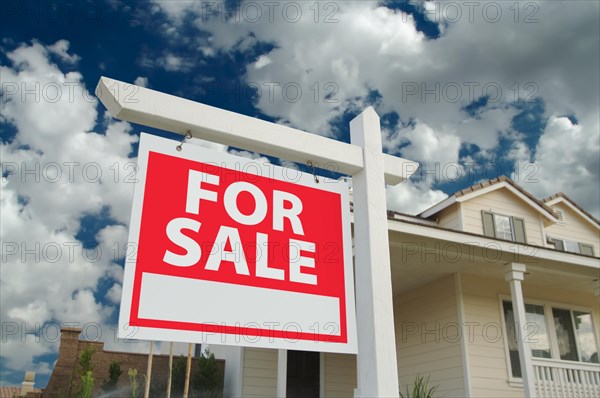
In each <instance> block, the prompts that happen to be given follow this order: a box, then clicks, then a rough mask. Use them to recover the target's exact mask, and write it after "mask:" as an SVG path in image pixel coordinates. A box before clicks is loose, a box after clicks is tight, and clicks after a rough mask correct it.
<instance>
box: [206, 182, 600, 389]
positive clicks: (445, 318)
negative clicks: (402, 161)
mask: <svg viewBox="0 0 600 398" xmlns="http://www.w3.org/2000/svg"><path fill="white" fill-rule="evenodd" d="M388 230H389V240H390V255H391V267H392V280H391V284H392V289H393V294H394V325H395V335H396V357H397V363H398V375H399V380H400V389H401V392H405V391H406V387H407V386H409V387H412V384H413V382H414V380H415V378H416V377H417V376H424V377H428V378H429V384H430V385H431V386H434V385H435V386H437V391H436V394H437V395H439V396H444V397H465V396H467V397H468V396H471V397H524V396H538V397H539V396H561V397H562V396H581V397H597V396H600V365H599V363H598V347H599V345H600V341H599V338H598V331H600V323H599V320H600V310H599V297H598V296H599V295H600V285H599V281H598V280H599V279H600V258H599V257H598V256H599V253H600V223H599V221H598V220H597V219H595V218H594V217H593V216H591V215H590V214H589V213H588V212H586V211H585V210H584V209H582V208H581V207H580V206H578V205H577V204H576V203H575V202H573V201H572V200H571V199H570V198H569V197H568V196H566V195H564V194H562V193H561V194H556V195H553V196H551V197H549V198H546V199H543V200H539V199H536V198H535V197H534V196H532V195H531V194H529V193H528V192H527V191H525V190H524V189H523V188H521V187H520V186H519V185H517V184H516V183H515V182H513V181H512V180H510V179H509V178H506V177H500V178H497V179H494V180H490V181H486V182H482V183H479V184H477V185H474V186H472V187H470V188H468V189H464V190H462V191H460V192H457V193H455V194H454V195H452V196H450V197H448V198H447V199H445V200H444V201H442V202H440V203H438V204H436V205H435V206H433V207H431V208H430V209H428V210H426V211H424V212H422V213H421V214H419V215H418V216H410V215H406V214H400V213H395V212H389V213H388ZM356 283H360V281H356ZM211 351H213V352H215V353H216V355H217V357H219V358H223V359H225V360H226V367H225V395H226V396H244V397H266V396H286V395H287V396H288V397H293V396H324V397H351V396H353V393H354V389H355V388H356V379H357V378H356V356H355V355H343V354H330V353H310V352H301V351H284V350H279V351H277V350H269V349H257V348H239V347H225V346H211Z"/></svg>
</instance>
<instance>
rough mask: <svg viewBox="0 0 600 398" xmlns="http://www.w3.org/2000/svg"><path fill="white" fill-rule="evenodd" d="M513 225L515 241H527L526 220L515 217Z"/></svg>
mask: <svg viewBox="0 0 600 398" xmlns="http://www.w3.org/2000/svg"><path fill="white" fill-rule="evenodd" d="M513 226H514V228H515V241H517V242H519V243H527V239H526V238H525V220H523V219H522V218H513Z"/></svg>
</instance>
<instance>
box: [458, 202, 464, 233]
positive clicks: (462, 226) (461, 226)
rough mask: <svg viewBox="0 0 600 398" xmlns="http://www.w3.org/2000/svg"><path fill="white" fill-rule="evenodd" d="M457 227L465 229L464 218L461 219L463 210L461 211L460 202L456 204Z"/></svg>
mask: <svg viewBox="0 0 600 398" xmlns="http://www.w3.org/2000/svg"><path fill="white" fill-rule="evenodd" d="M458 229H459V231H464V230H465V225H464V220H463V212H462V204H460V203H459V204H458Z"/></svg>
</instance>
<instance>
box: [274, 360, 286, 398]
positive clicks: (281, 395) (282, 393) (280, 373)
mask: <svg viewBox="0 0 600 398" xmlns="http://www.w3.org/2000/svg"><path fill="white" fill-rule="evenodd" d="M287 353H288V352H287V350H277V398H285V397H286V396H287Z"/></svg>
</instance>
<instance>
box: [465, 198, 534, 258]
mask: <svg viewBox="0 0 600 398" xmlns="http://www.w3.org/2000/svg"><path fill="white" fill-rule="evenodd" d="M460 206H461V213H462V216H463V231H464V232H470V233H475V234H480V235H483V220H482V212H490V213H495V214H499V215H506V216H512V217H516V218H520V219H523V220H524V222H525V235H526V237H527V243H530V244H534V245H539V246H544V244H543V242H544V238H543V231H542V218H541V215H540V213H539V211H537V210H536V209H534V208H533V207H532V206H529V205H527V204H526V203H524V201H523V200H522V199H521V198H520V197H519V196H518V195H517V194H515V193H514V192H512V191H511V190H510V189H507V188H500V189H495V190H491V191H488V192H485V193H482V194H480V195H478V196H475V197H472V198H470V199H468V200H465V201H463V202H461V203H460Z"/></svg>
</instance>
